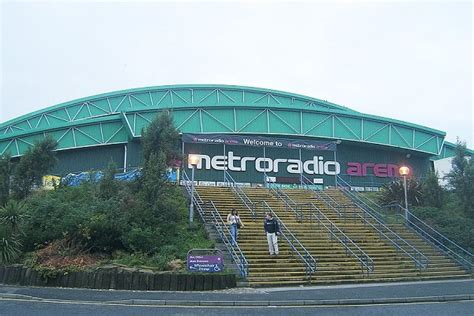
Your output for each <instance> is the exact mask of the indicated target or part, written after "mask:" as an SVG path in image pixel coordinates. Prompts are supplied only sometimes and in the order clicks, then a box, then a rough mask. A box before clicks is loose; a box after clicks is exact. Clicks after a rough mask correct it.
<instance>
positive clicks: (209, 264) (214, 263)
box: [188, 254, 224, 272]
mask: <svg viewBox="0 0 474 316" xmlns="http://www.w3.org/2000/svg"><path fill="white" fill-rule="evenodd" d="M222 270H224V259H223V257H222V255H199V256H198V255H192V254H188V271H191V272H193V271H195V272H221V271H222Z"/></svg>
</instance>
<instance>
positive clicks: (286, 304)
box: [0, 279, 474, 316]
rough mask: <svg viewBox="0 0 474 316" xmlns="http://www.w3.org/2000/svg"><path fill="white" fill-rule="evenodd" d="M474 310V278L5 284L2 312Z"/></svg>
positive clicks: (1, 293) (362, 312)
mask: <svg viewBox="0 0 474 316" xmlns="http://www.w3.org/2000/svg"><path fill="white" fill-rule="evenodd" d="M206 304H207V305H208V306H204V305H206ZM165 305H166V306H165ZM198 305H201V306H198ZM232 305H236V306H232ZM238 305H240V306H238ZM252 305H254V306H252ZM255 305H258V306H255ZM268 305H270V306H268ZM275 305H278V306H275ZM302 305H307V306H302ZM473 311H474V279H465V280H449V281H430V282H406V283H381V284H352V285H336V286H314V287H293V288H262V289H252V288H236V289H229V290H222V291H210V292H147V291H115V290H92V289H65V288H41V287H21V286H0V315H87V316H91V315H113V316H119V315H258V316H262V315H272V316H274V315H285V316H286V315H315V314H317V315H404V316H405V315H416V316H422V315H429V316H433V315H458V316H463V315H474V312H473Z"/></svg>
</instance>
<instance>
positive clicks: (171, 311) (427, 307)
mask: <svg viewBox="0 0 474 316" xmlns="http://www.w3.org/2000/svg"><path fill="white" fill-rule="evenodd" d="M473 311H474V301H466V302H445V303H419V304H387V305H363V306H342V307H341V306H324V307H271V306H270V307H255V308H248V307H223V308H215V307H213V308H204V307H157V306H136V305H133V306H124V305H120V306H119V305H101V304H98V303H93V304H75V303H59V304H58V303H48V302H41V303H38V302H30V301H18V300H15V301H13V300H12V301H9V300H0V315H2V316H3V315H5V316H10V315H12V316H14V315H22V316H24V315H38V316H42V315H45V316H46V315H48V316H49V315H87V316H91V315H104V316H107V315H111V316H119V315H219V316H222V315H259V316H261V315H272V316H273V315H275V316H277V315H282V316H283V315H284V316H286V315H343V316H344V315H367V316H370V315H403V316H406V315H416V316H424V315H427V316H437V315H472V312H473Z"/></svg>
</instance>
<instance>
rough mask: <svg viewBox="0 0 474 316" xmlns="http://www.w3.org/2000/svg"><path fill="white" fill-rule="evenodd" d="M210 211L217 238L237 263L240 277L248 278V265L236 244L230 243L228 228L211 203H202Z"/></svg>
mask: <svg viewBox="0 0 474 316" xmlns="http://www.w3.org/2000/svg"><path fill="white" fill-rule="evenodd" d="M208 205H209V207H210V209H211V212H210V214H211V216H212V218H213V223H214V226H215V228H216V230H217V232H218V233H219V236H220V238H221V240H222V241H223V243H224V245H225V246H226V248H227V250H228V251H229V253H230V255H231V257H232V260H233V261H234V262H235V263H237V265H238V267H239V271H240V274H241V275H242V277H244V278H246V277H247V276H248V272H249V263H248V261H247V259H246V258H245V255H244V254H243V252H242V250H241V249H240V247H239V245H238V244H237V243H232V241H231V240H230V238H229V236H230V235H231V233H230V230H229V226H228V225H226V223H225V222H224V219H223V218H222V216H221V214H220V213H219V211H218V210H217V208H216V206H215V204H214V202H213V201H208V202H206V203H204V206H205V207H206V206H208Z"/></svg>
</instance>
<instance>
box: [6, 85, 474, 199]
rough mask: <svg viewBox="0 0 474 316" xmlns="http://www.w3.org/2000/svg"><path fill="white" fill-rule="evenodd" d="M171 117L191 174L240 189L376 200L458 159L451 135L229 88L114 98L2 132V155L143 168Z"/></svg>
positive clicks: (300, 99)
mask: <svg viewBox="0 0 474 316" xmlns="http://www.w3.org/2000/svg"><path fill="white" fill-rule="evenodd" d="M161 111H170V112H171V113H172V115H173V119H174V122H175V125H176V127H177V129H178V130H179V131H180V132H181V133H182V141H183V143H182V149H183V154H184V155H183V157H185V162H184V164H183V166H184V167H185V168H188V169H189V168H190V167H192V166H191V165H190V164H188V162H187V157H188V156H189V155H190V154H194V155H196V157H197V159H198V161H197V162H196V163H195V179H196V180H197V181H199V182H200V184H203V185H219V184H220V183H222V182H223V181H224V179H223V174H224V170H228V171H229V173H230V174H231V175H232V177H233V178H234V179H235V181H236V182H240V183H242V184H248V185H250V184H253V185H258V184H264V183H268V182H270V183H278V184H282V185H295V184H298V183H302V182H303V181H304V182H311V183H313V184H316V185H321V186H333V185H334V184H336V183H337V181H338V180H337V179H338V178H337V177H336V176H337V175H339V176H340V179H341V180H340V181H342V180H344V181H347V182H348V183H350V184H351V185H352V186H354V187H359V188H361V189H365V190H371V189H374V188H377V187H379V186H380V185H381V184H383V183H385V182H387V181H391V180H392V179H393V178H394V177H397V176H398V169H399V167H400V166H401V165H407V166H409V167H410V170H411V172H412V175H413V176H416V177H423V176H424V175H425V174H426V172H427V171H428V170H429V169H430V168H433V161H434V160H438V159H442V158H446V157H450V156H453V154H454V147H455V145H454V144H452V143H448V142H446V141H445V135H446V134H445V132H442V131H439V130H436V129H433V128H429V127H424V126H420V125H416V124H412V123H408V122H404V121H399V120H394V119H389V118H384V117H379V116H374V115H371V114H365V113H360V112H357V111H355V110H353V109H350V108H347V107H344V106H340V105H337V104H334V103H331V102H328V101H323V100H318V99H315V98H311V97H306V96H302V95H297V94H293V93H287V92H282V91H275V90H268V89H260V88H251V87H241V86H227V85H174V86H159V87H149V88H140V89H130V90H124V91H118V92H111V93H106V94H101V95H96V96H92V97H86V98H82V99H78V100H74V101H70V102H66V103H62V104H58V105H55V106H52V107H48V108H45V109H42V110H39V111H36V112H33V113H30V114H27V115H24V116H21V117H18V118H15V119H12V120H10V121H7V122H4V123H2V124H0V154H1V155H5V154H10V155H11V156H12V157H18V156H21V155H22V154H23V153H24V152H25V150H27V149H28V148H29V147H30V146H32V145H33V144H34V142H35V141H37V140H40V139H42V138H44V137H45V136H46V135H51V136H52V137H53V138H54V139H55V140H57V142H58V146H57V157H58V159H59V162H58V164H57V166H56V168H55V170H54V171H53V173H54V174H57V175H60V176H64V175H66V174H68V173H77V172H81V171H88V170H97V169H104V168H105V167H106V166H107V164H108V163H109V162H110V161H111V160H112V161H114V162H115V164H116V165H117V166H118V167H119V168H123V169H124V170H130V169H134V168H137V167H139V166H140V164H141V156H142V155H141V144H140V137H141V133H142V130H143V128H146V127H147V125H148V124H149V123H150V122H151V120H152V119H153V118H154V117H155V116H156V115H157V113H159V112H161ZM469 153H470V154H472V151H471V150H470V151H469Z"/></svg>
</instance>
